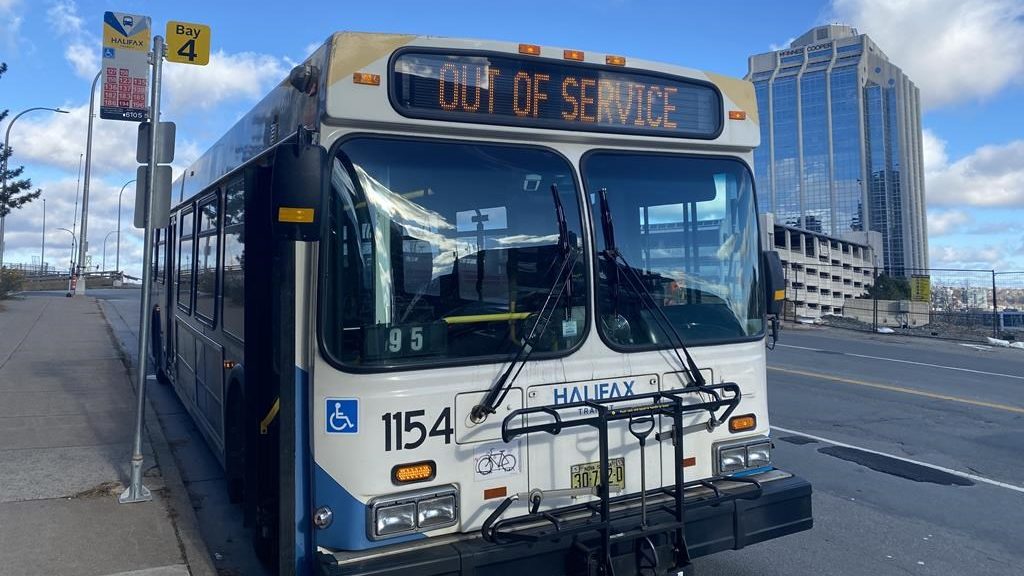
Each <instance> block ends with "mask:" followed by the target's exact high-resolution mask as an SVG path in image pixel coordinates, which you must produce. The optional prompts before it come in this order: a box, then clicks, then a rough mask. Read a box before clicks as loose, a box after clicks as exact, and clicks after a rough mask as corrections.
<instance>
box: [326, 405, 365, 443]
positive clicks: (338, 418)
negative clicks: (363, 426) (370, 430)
mask: <svg viewBox="0 0 1024 576" xmlns="http://www.w3.org/2000/svg"><path fill="white" fill-rule="evenodd" d="M326 424H327V433H328V434H358V433H359V400H358V399H356V398H328V399H327V421H326Z"/></svg>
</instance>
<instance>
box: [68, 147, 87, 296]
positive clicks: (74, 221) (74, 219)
mask: <svg viewBox="0 0 1024 576" xmlns="http://www.w3.org/2000/svg"><path fill="white" fill-rule="evenodd" d="M84 157H85V154H79V155H78V183H77V184H75V211H74V212H72V213H71V233H72V234H74V235H75V238H77V237H78V197H79V196H80V195H81V194H82V159H83V158H84ZM71 261H72V262H74V261H75V259H74V258H71ZM74 274H75V271H74V270H72V271H71V275H72V276H73V275H74Z"/></svg>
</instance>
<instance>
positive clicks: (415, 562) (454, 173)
mask: <svg viewBox="0 0 1024 576" xmlns="http://www.w3.org/2000/svg"><path fill="white" fill-rule="evenodd" d="M759 137H760V135H759V126H758V118H757V106H756V102H755V98H754V91H753V88H752V86H751V85H750V84H749V83H747V82H744V81H740V80H736V79H732V78H727V77H723V76H719V75H716V74H712V73H708V72H700V71H697V70H692V69H688V68H681V67H678V66H670V65H666V64H659V63H654V62H646V61H640V60H635V59H632V58H625V57H621V56H618V55H610V54H603V53H596V52H590V51H588V52H582V51H578V50H564V49H561V48H551V47H546V46H536V45H530V44H514V43H508V42H488V41H478V40H456V39H446V38H436V37H427V36H409V35H391V34H364V33H339V34H335V35H334V36H332V37H331V38H330V39H329V40H328V41H327V42H326V43H325V44H324V45H323V46H322V47H320V48H319V49H318V50H317V51H316V52H315V53H314V54H313V55H312V56H311V57H310V58H309V59H308V60H306V61H305V62H304V63H303V64H301V65H299V66H297V67H296V68H295V69H294V70H293V71H292V72H291V74H290V75H289V77H288V78H287V79H285V80H284V81H283V82H282V83H281V84H280V85H278V86H277V87H276V88H274V89H273V91H271V93H270V94H269V95H267V96H266V97H265V98H264V99H263V100H262V101H261V102H260V103H259V104H258V105H257V106H256V107H255V108H254V109H253V110H252V111H251V112H250V113H248V114H247V115H246V116H244V117H243V118H242V119H241V120H239V122H238V123H237V124H236V125H235V126H234V127H233V128H231V130H230V131H229V132H228V133H227V134H226V135H224V136H223V137H222V138H221V139H220V140H219V141H218V142H217V143H216V144H215V145H214V146H213V147H212V148H211V149H210V150H209V151H208V152H207V153H206V154H204V155H203V156H202V157H200V158H199V159H198V160H197V161H196V162H195V163H194V164H193V165H192V166H191V167H190V168H188V169H187V170H186V171H185V173H184V174H183V176H182V177H181V178H179V179H178V180H176V181H175V188H174V193H173V194H174V198H175V202H174V204H175V205H174V207H173V209H172V211H171V214H172V215H171V218H170V221H169V222H168V223H167V225H165V226H162V227H161V228H160V229H159V230H158V233H157V249H156V250H155V254H156V255H155V257H154V262H153V265H154V266H155V270H156V271H155V274H154V289H155V290H156V293H155V296H154V304H155V305H154V309H153V320H154V322H153V326H154V329H153V341H152V342H153V356H154V361H155V362H156V365H157V366H158V369H159V373H160V377H161V378H162V379H164V380H165V381H169V382H170V383H171V385H173V386H174V388H175V389H176V391H177V393H178V395H179V396H180V397H181V399H182V401H183V402H184V403H185V405H186V406H187V407H188V410H189V411H190V412H191V414H192V416H193V417H194V419H195V420H196V422H197V423H198V425H199V427H200V429H201V430H202V431H203V433H204V435H205V436H206V438H207V440H208V441H209V443H210V445H211V446H212V447H213V449H214V452H215V453H216V454H218V456H219V457H220V459H221V461H222V464H223V465H224V467H225V470H226V474H227V477H228V479H229V490H230V492H231V496H232V497H233V498H235V499H236V500H238V501H241V502H244V503H245V510H246V517H247V518H248V520H249V521H250V523H251V525H252V526H253V528H254V534H255V535H254V540H255V543H256V549H257V552H258V553H260V554H261V555H262V556H264V557H266V558H268V559H269V560H270V562H271V563H272V564H274V565H276V566H277V567H278V568H279V570H280V571H281V572H282V573H296V574H312V573H324V574H339V575H340V574H390V573H395V574H398V573H401V574H417V575H441V574H466V575H468V574H488V575H502V574H516V575H520V574H524V573H529V574H538V575H540V574H606V575H611V574H616V575H623V574H665V573H676V572H678V571H680V570H683V569H684V568H685V567H686V566H688V565H689V562H690V561H691V560H692V559H693V558H696V557H700V556H705V555H708V554H712V553H715V552H718V551H721V550H726V549H737V548H742V547H744V546H747V545H750V544H754V543H757V542H761V541H764V540H768V539H771V538H776V537H779V536H783V535H787V534H791V533H794V532H798V531H801V530H806V529H809V528H810V527H811V525H812V516H811V487H810V485H809V484H808V483H807V482H806V481H804V480H803V479H801V478H799V477H797V476H795V475H793V474H791V473H789V472H786V471H784V470H780V469H777V468H776V467H775V466H774V465H773V462H772V451H771V449H772V444H771V440H770V437H769V424H768V409H767V395H766V393H767V390H766V381H765V355H766V344H767V342H768V340H769V339H770V338H771V337H772V335H771V332H773V327H774V326H775V324H774V321H773V320H772V318H773V316H772V314H773V313H775V312H777V307H778V306H779V304H780V302H779V301H778V300H777V298H779V297H781V295H782V294H784V287H783V286H782V285H781V274H780V271H781V269H780V267H779V266H778V259H777V257H775V258H772V257H771V256H773V254H772V253H762V246H761V242H760V236H759V231H758V219H757V213H756V201H755V196H754V179H753V177H752V175H751V164H752V151H753V149H754V148H755V147H756V146H757V144H758V141H759Z"/></svg>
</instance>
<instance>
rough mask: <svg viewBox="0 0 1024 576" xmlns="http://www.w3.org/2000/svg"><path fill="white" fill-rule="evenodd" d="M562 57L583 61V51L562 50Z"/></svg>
mask: <svg viewBox="0 0 1024 576" xmlns="http://www.w3.org/2000/svg"><path fill="white" fill-rule="evenodd" d="M562 58H565V59H566V60H575V61H577V62H583V52H582V51H581V50H563V51H562Z"/></svg>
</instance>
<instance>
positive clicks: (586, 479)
mask: <svg viewBox="0 0 1024 576" xmlns="http://www.w3.org/2000/svg"><path fill="white" fill-rule="evenodd" d="M569 475H570V476H571V483H572V486H571V487H572V488H589V487H591V486H597V485H598V484H600V483H601V463H600V462H584V463H583V464H573V465H572V466H571V467H570V468H569ZM608 484H610V485H611V489H612V490H613V491H615V490H625V489H626V459H625V458H612V459H611V460H609V461H608Z"/></svg>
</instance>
